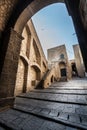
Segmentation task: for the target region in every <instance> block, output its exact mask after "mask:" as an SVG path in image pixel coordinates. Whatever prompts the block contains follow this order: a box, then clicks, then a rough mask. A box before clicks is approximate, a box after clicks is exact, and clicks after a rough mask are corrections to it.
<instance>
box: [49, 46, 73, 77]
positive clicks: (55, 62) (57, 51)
mask: <svg viewBox="0 0 87 130" xmlns="http://www.w3.org/2000/svg"><path fill="white" fill-rule="evenodd" d="M60 63H64V64H65V69H66V73H67V74H66V75H67V79H70V78H71V69H70V65H69V61H68V56H67V52H66V48H65V45H61V46H58V47H54V48H51V49H48V64H49V66H50V67H51V66H57V69H58V70H57V73H58V74H57V76H58V77H57V79H59V78H61V72H60V69H61V65H60V66H59V64H60Z"/></svg>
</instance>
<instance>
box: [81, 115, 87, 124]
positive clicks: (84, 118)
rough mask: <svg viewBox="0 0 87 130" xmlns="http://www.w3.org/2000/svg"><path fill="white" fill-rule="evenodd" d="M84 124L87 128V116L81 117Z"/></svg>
mask: <svg viewBox="0 0 87 130" xmlns="http://www.w3.org/2000/svg"><path fill="white" fill-rule="evenodd" d="M81 120H82V124H84V125H86V126H87V116H81Z"/></svg>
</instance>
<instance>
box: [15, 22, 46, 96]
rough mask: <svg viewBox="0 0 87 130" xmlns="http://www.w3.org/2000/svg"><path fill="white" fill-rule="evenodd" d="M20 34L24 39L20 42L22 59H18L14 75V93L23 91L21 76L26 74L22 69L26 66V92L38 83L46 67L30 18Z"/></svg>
mask: <svg viewBox="0 0 87 130" xmlns="http://www.w3.org/2000/svg"><path fill="white" fill-rule="evenodd" d="M22 36H23V37H24V40H23V41H22V44H21V51H20V56H22V57H23V58H24V61H23V60H22V61H21V60H20V59H19V64H18V71H17V76H16V86H15V87H16V88H15V95H18V94H20V93H22V92H23V89H24V84H23V80H24V79H23V77H25V75H26V74H24V70H25V69H26V67H28V68H27V78H26V80H27V81H26V92H27V91H29V90H31V89H34V88H35V87H36V86H37V85H38V83H39V81H40V80H41V78H42V77H43V75H44V74H45V73H46V71H47V68H48V65H47V60H46V58H45V55H44V52H43V50H42V47H41V44H40V41H39V39H38V36H37V34H36V31H35V28H34V25H33V23H32V21H31V20H30V21H29V22H28V23H27V25H26V26H25V27H24V30H23V33H22ZM27 47H28V50H27ZM26 52H27V53H26ZM25 61H26V63H25ZM26 64H27V65H26Z"/></svg>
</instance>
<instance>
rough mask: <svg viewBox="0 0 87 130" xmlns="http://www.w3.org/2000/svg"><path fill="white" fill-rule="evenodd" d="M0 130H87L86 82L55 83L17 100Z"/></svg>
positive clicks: (1, 118)
mask: <svg viewBox="0 0 87 130" xmlns="http://www.w3.org/2000/svg"><path fill="white" fill-rule="evenodd" d="M0 130H87V80H83V79H77V80H75V79H74V80H72V81H69V82H56V83H54V84H52V85H51V86H50V88H47V89H35V90H33V91H31V92H29V93H26V94H21V95H19V96H17V97H16V100H15V104H14V107H13V108H11V109H8V110H5V111H2V112H0Z"/></svg>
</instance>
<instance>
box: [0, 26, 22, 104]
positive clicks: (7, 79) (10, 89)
mask: <svg viewBox="0 0 87 130" xmlns="http://www.w3.org/2000/svg"><path fill="white" fill-rule="evenodd" d="M22 39H23V38H22V36H21V35H19V34H18V33H17V32H16V31H14V30H13V29H12V28H11V30H10V37H9V43H8V47H7V51H6V55H5V60H4V64H3V68H2V72H1V77H0V98H1V99H0V101H2V104H1V105H2V106H5V105H7V104H6V103H7V100H8V104H9V105H11V104H13V101H14V89H15V81H16V73H17V67H18V59H19V54H20V47H21V41H22Z"/></svg>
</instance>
